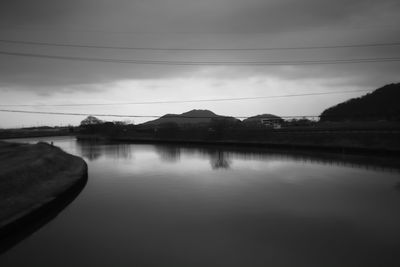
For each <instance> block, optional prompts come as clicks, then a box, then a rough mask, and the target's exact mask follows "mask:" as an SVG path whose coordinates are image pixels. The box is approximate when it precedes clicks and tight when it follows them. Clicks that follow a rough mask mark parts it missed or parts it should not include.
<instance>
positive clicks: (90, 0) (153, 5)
mask: <svg viewBox="0 0 400 267" xmlns="http://www.w3.org/2000/svg"><path fill="white" fill-rule="evenodd" d="M399 11H400V4H399V1H397V0H383V1H373V0H351V1H344V0H338V1H332V0H305V1H298V0H271V1H265V0H202V1H196V0H137V1H128V0H113V1H107V0H86V1H83V0H81V1H79V0H69V1H55V0H37V1H24V0H4V1H1V4H0V37H1V39H18V40H34V41H47V42H62V43H85V44H103V45H125V46H126V45H128V46H142V47H146V46H147V47H215V46H217V47H235V46H238V47H270V46H276V47H279V46H283V47H286V46H296V45H297V46H301V45H304V44H311V45H312V44H317V45H318V44H328V45H329V44H341V43H342V44H346V43H375V42H391V41H397V40H396V38H397V36H399V34H400V32H399V30H398V29H397V28H385V27H383V26H385V25H398V24H399V23H400V19H399V18H397V16H396V14H398V13H399ZM382 25H383V26H382ZM360 27H361V30H360ZM362 29H366V30H362ZM0 51H17V52H26V53H40V54H53V55H69V56H86V57H98V58H121V59H148V60H186V61H187V60H189V61H190V60H198V61H206V60H210V61H218V60H222V61H224V60H225V61H229V60H233V61H235V60H252V61H257V60H265V61H269V60H275V61H276V60H305V59H327V58H328V59H329V58H357V57H358V58H365V57H367V58H371V57H394V56H397V57H398V56H400V52H399V47H394V48H381V47H380V48H375V49H340V50H333V51H327V50H316V51H286V52H282V51H281V52H268V53H265V52H264V53H259V52H257V53H256V52H252V53H247V52H246V53H243V52H242V53H237V52H229V53H227V52H219V53H210V52H207V53H205V52H204V53H188V52H185V53H179V52H168V53H161V52H137V51H136V52H132V51H128V52H127V51H122V52H121V51H115V50H93V49H75V48H68V49H67V48H51V47H34V46H27V45H7V44H1V43H0ZM398 67H399V64H396V63H387V64H372V65H364V64H363V65H362V64H360V65H348V66H336V65H335V66H308V67H268V68H266V67H245V68H233V67H230V68H219V69H223V70H224V71H223V72H224V75H226V76H227V77H229V76H231V77H232V78H236V77H243V76H252V75H253V76H254V75H272V76H276V77H280V78H281V79H303V78H311V77H315V76H318V77H319V78H321V77H326V78H335V77H343V78H344V79H347V78H348V79H350V78H349V77H353V78H352V80H355V81H357V82H360V84H369V83H375V82H377V81H378V80H379V82H380V83H385V81H388V82H389V80H390V81H393V79H395V78H397V77H398V71H397V70H398ZM205 68H207V67H176V66H148V65H146V66H145V65H129V64H114V63H89V62H69V61H62V60H53V59H31V58H18V57H13V56H3V55H0V86H3V87H4V88H5V87H7V88H26V89H28V90H36V91H38V92H39V91H40V92H42V93H44V92H46V93H48V92H51V91H52V90H61V89H60V88H64V89H63V90H65V88H66V87H68V86H70V87H71V88H74V90H79V86H77V85H80V84H81V85H82V84H99V83H110V82H113V81H118V80H123V79H159V78H168V77H185V76H190V75H194V74H195V73H198V72H200V71H201V70H204V69H205ZM210 69H212V68H210ZM218 73H219V72H218V71H217V72H215V75H216V76H217V75H218ZM378 74H379V75H378ZM377 76H379V77H377Z"/></svg>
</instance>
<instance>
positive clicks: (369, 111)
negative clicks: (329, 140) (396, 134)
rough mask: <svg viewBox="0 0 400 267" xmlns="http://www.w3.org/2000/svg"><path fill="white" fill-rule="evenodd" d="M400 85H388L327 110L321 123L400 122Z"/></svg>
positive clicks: (323, 113)
mask: <svg viewBox="0 0 400 267" xmlns="http://www.w3.org/2000/svg"><path fill="white" fill-rule="evenodd" d="M399 102H400V83H396V84H388V85H385V86H383V87H381V88H379V89H376V90H375V91H374V92H372V93H370V94H367V95H364V96H362V97H359V98H353V99H350V100H348V101H346V102H343V103H340V104H338V105H336V106H333V107H330V108H328V109H326V110H325V111H324V112H322V114H321V121H367V120H391V121H393V120H396V121H400V103H399Z"/></svg>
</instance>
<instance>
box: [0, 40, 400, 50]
mask: <svg viewBox="0 0 400 267" xmlns="http://www.w3.org/2000/svg"><path fill="white" fill-rule="evenodd" d="M0 42H2V43H8V44H24V45H38V46H54V47H73V48H94V49H115V50H148V51H270V50H312V49H339V48H363V47H388V46H399V45H400V42H392V43H364V44H344V45H327V46H292V47H261V48H187V47H178V48H172V47H130V46H101V45H85V44H65V43H52V42H33V41H20V40H6V39H0Z"/></svg>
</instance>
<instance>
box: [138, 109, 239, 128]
mask: <svg viewBox="0 0 400 267" xmlns="http://www.w3.org/2000/svg"><path fill="white" fill-rule="evenodd" d="M224 118H232V119H233V117H226V116H220V115H217V114H215V113H214V112H212V111H210V110H202V109H193V110H191V111H188V112H185V113H182V114H166V115H164V116H162V117H160V118H158V119H156V120H152V121H148V122H145V123H143V125H146V126H155V125H161V124H166V123H176V124H178V125H184V124H206V123H210V122H211V120H212V119H224Z"/></svg>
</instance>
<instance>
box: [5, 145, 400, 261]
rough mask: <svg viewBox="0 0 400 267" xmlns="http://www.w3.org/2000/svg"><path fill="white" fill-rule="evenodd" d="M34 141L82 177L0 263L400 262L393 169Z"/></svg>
mask: <svg viewBox="0 0 400 267" xmlns="http://www.w3.org/2000/svg"><path fill="white" fill-rule="evenodd" d="M33 140H34V141H35V142H36V141H37V140H39V139H38V138H36V139H24V140H19V141H24V142H27V141H33ZM40 140H45V141H48V142H50V141H54V144H55V145H57V146H60V147H62V148H63V149H64V150H65V151H67V152H70V153H72V154H75V155H79V156H82V157H84V158H85V160H86V161H87V163H88V165H89V181H88V183H87V185H86V187H85V188H84V190H83V191H82V193H81V194H80V195H79V196H78V198H77V199H76V200H75V201H74V202H72V203H71V204H70V205H69V206H68V207H67V208H66V209H65V210H64V211H63V212H61V213H60V214H59V215H58V216H57V217H56V218H55V219H53V220H52V221H50V222H49V223H48V224H47V225H45V226H44V227H42V228H41V229H40V230H38V231H36V232H35V233H34V234H32V235H31V236H29V237H28V238H26V239H25V240H24V241H22V242H20V243H19V244H17V245H16V246H15V247H13V248H12V249H11V250H9V251H7V252H6V253H5V254H3V255H0V266H4V267H5V266H324V267H325V266H352V267H354V266H400V256H399V255H400V254H399V251H400V190H399V189H398V186H396V185H398V184H399V183H400V176H399V173H398V172H396V171H393V170H385V169H382V168H377V167H373V166H372V165H367V164H363V163H357V164H354V163H348V162H346V161H345V159H344V160H343V159H341V160H332V159H326V158H325V159H322V158H321V159H320V158H315V157H314V158H313V157H306V156H299V155H297V156H291V155H289V154H284V153H275V152H274V153H267V152H262V151H258V152H254V151H251V150H245V149H240V150H232V149H227V148H215V147H214V148H212V147H209V148H207V147H205V148H196V147H181V146H166V145H136V144H101V143H97V144H93V143H79V142H77V141H76V140H75V139H74V138H72V137H58V138H40Z"/></svg>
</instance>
